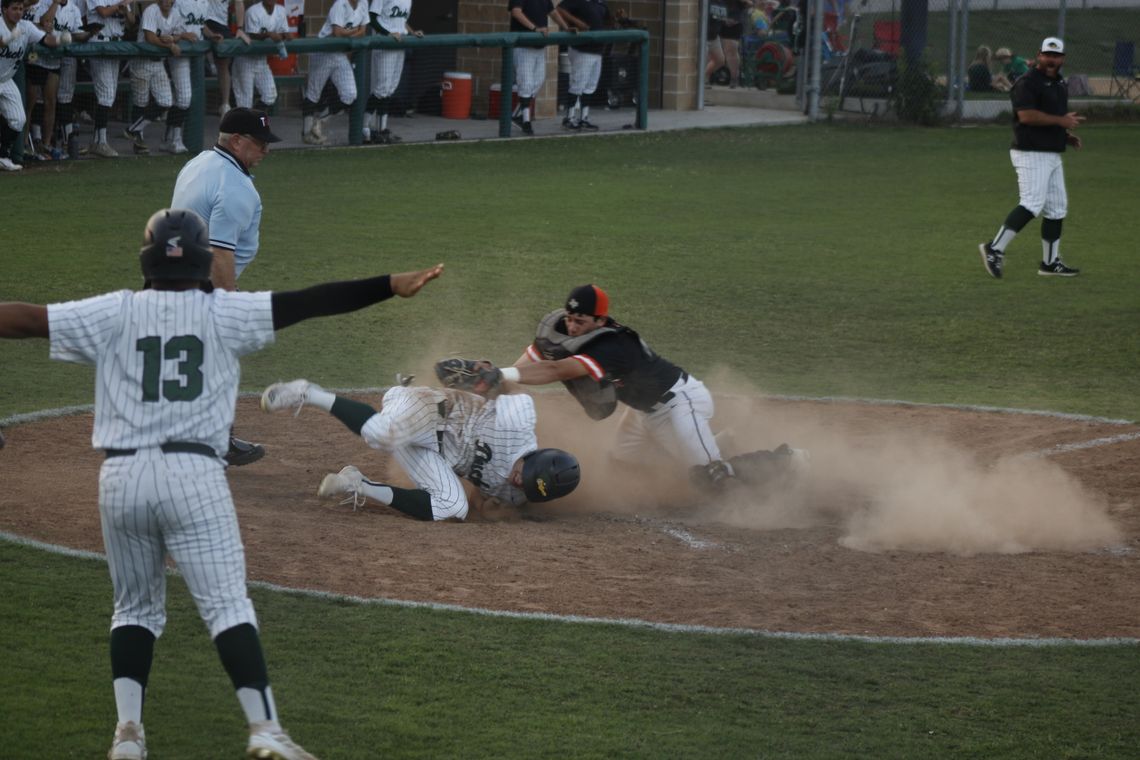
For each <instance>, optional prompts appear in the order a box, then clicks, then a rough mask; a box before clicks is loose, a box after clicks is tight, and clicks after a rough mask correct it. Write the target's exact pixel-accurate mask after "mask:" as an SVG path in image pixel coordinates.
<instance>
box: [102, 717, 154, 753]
mask: <svg viewBox="0 0 1140 760" xmlns="http://www.w3.org/2000/svg"><path fill="white" fill-rule="evenodd" d="M107 760H146V736H145V735H144V733H143V727H142V724H140V723H135V722H134V721H127V722H126V723H120V724H119V725H117V726H115V738H114V740H113V741H112V742H111V749H110V750H109V751H108V752H107Z"/></svg>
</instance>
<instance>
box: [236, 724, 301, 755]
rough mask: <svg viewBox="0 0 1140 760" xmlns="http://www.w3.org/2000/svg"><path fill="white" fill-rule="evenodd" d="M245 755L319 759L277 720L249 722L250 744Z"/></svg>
mask: <svg viewBox="0 0 1140 760" xmlns="http://www.w3.org/2000/svg"><path fill="white" fill-rule="evenodd" d="M245 756H246V757H247V758H249V759H250V760H317V758H316V757H314V756H313V755H310V754H309V753H308V752H306V751H305V750H304V749H303V748H302V747H301V745H299V744H297V743H296V742H295V741H293V740H292V739H290V738H289V734H287V733H285V731H284V730H283V729H282V728H281V726H279V725H277V724H276V723H275V722H256V723H250V724H249V745H248V746H247V747H246V749H245Z"/></svg>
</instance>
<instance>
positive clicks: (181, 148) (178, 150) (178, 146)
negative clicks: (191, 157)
mask: <svg viewBox="0 0 1140 760" xmlns="http://www.w3.org/2000/svg"><path fill="white" fill-rule="evenodd" d="M173 152H174V155H176V156H181V155H182V154H183V153H189V152H190V149H189V148H187V147H186V146H185V145H183V143H182V141H181V140H175V141H174V151H173Z"/></svg>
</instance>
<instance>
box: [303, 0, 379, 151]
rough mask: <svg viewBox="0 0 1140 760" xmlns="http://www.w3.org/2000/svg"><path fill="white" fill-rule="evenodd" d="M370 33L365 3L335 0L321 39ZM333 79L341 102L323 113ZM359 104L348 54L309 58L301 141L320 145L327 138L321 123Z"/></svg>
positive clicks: (313, 55)
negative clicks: (321, 105) (322, 101)
mask: <svg viewBox="0 0 1140 760" xmlns="http://www.w3.org/2000/svg"><path fill="white" fill-rule="evenodd" d="M367 31H368V6H367V5H366V4H365V0H336V2H335V3H333V6H332V8H330V9H329V15H328V18H327V19H325V24H324V26H322V27H321V31H320V33H319V34H317V36H318V37H342V38H343V37H363V36H364V35H365V33H366V32H367ZM330 79H331V80H332V82H333V85H334V86H335V87H336V92H337V97H338V98H339V100H338V101H336V102H334V105H333V107H332V108H331V109H329V110H326V111H325V112H324V113H323V114H321V113H320V112H318V108H319V106H318V105H317V104H318V102H319V101H320V99H321V91H322V90H324V88H325V83H326V82H328V81H329V80H330ZM355 102H356V77H355V76H354V75H353V73H352V63H351V62H350V61H349V60H348V53H313V54H311V55H310V56H309V76H308V78H307V79H306V80H305V99H304V102H302V103H301V116H302V125H301V139H302V140H303V141H304V142H306V143H308V144H310V145H321V144H322V143H324V141H325V136H324V134H323V133H322V131H321V122H322V121H323V120H324V119H325V118H327V117H328V116H329V115H331V114H333V113H338V112H340V111H343V110H345V109H346V108H348V107H350V106H351V105H352V104H353V103H355Z"/></svg>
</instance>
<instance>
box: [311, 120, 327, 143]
mask: <svg viewBox="0 0 1140 760" xmlns="http://www.w3.org/2000/svg"><path fill="white" fill-rule="evenodd" d="M323 123H324V119H313V137H315V138H317V139H318V140H320V141H321V142H324V141H325V130H324V129H323V128H322V127H321V124H323Z"/></svg>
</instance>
